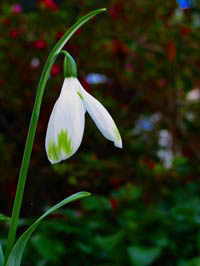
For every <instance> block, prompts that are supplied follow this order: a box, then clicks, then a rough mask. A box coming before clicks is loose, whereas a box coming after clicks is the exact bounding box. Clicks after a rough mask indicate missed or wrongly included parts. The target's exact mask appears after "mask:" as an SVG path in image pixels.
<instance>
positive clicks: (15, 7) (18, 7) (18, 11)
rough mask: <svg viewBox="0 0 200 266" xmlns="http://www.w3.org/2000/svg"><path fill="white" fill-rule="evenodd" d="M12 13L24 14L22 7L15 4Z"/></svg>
mask: <svg viewBox="0 0 200 266" xmlns="http://www.w3.org/2000/svg"><path fill="white" fill-rule="evenodd" d="M12 12H13V13H15V14H19V13H21V12H22V7H21V5H20V4H14V5H13V6H12Z"/></svg>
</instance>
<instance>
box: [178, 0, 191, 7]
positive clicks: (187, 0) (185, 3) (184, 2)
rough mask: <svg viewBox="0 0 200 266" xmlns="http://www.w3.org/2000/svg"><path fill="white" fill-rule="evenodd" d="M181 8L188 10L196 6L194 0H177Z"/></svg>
mask: <svg viewBox="0 0 200 266" xmlns="http://www.w3.org/2000/svg"><path fill="white" fill-rule="evenodd" d="M177 3H178V4H179V6H180V8H182V9H187V8H190V7H192V6H193V5H194V0H177Z"/></svg>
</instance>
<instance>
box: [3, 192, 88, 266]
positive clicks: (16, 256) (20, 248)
mask: <svg viewBox="0 0 200 266" xmlns="http://www.w3.org/2000/svg"><path fill="white" fill-rule="evenodd" d="M87 196H90V193H88V192H78V193H76V194H73V195H71V196H70V197H67V198H66V199H64V200H63V201H61V202H59V203H58V204H56V205H54V206H53V207H52V208H50V209H49V210H48V211H46V212H45V213H44V214H43V215H42V216H41V217H40V218H39V219H37V221H36V222H35V223H34V224H32V225H31V226H30V227H29V228H28V229H27V230H26V231H25V232H24V233H23V234H22V235H21V236H20V237H19V238H18V240H17V242H16V243H15V245H14V247H13V249H12V250H11V252H10V254H9V257H8V260H7V263H6V266H20V265H21V259H22V255H23V252H24V249H25V247H26V244H27V242H28V240H29V239H30V237H31V235H32V233H33V232H34V230H35V229H36V227H37V226H38V225H39V224H40V222H41V221H42V220H43V219H44V218H45V217H46V216H48V215H49V214H51V213H52V212H54V211H56V210H57V209H59V208H61V207H62V206H64V205H65V204H67V203H69V202H72V201H75V200H79V199H81V198H83V197H87Z"/></svg>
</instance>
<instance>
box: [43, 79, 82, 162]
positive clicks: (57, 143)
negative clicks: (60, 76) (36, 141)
mask: <svg viewBox="0 0 200 266" xmlns="http://www.w3.org/2000/svg"><path fill="white" fill-rule="evenodd" d="M75 80H76V79H75V78H66V79H65V80H64V83H63V86H62V90H61V93H60V96H59V98H58V99H57V101H56V103H55V105H54V108H53V111H52V113H51V116H50V119H49V123H48V127H47V134H46V140H45V148H46V152H47V156H48V159H49V161H50V162H51V163H52V164H53V163H58V162H60V161H62V160H65V159H67V158H69V157H71V156H72V155H73V154H74V153H75V152H76V151H77V149H78V148H79V146H80V144H81V141H82V137H83V131H84V126H85V108H84V105H83V103H82V101H81V99H80V97H79V95H78V94H77V91H76V89H75V84H76V82H75Z"/></svg>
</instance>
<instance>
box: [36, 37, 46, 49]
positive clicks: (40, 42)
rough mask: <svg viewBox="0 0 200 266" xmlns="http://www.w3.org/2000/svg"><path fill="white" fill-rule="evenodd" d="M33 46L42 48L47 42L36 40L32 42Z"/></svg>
mask: <svg viewBox="0 0 200 266" xmlns="http://www.w3.org/2000/svg"><path fill="white" fill-rule="evenodd" d="M33 46H34V48H36V49H44V48H46V47H47V43H46V42H45V41H44V40H42V39H41V40H37V41H35V42H34V44H33Z"/></svg>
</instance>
